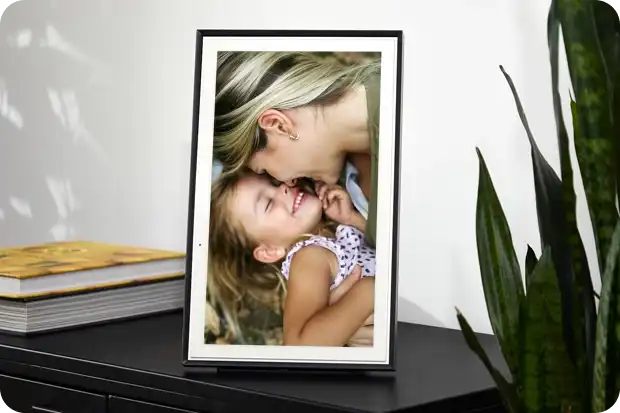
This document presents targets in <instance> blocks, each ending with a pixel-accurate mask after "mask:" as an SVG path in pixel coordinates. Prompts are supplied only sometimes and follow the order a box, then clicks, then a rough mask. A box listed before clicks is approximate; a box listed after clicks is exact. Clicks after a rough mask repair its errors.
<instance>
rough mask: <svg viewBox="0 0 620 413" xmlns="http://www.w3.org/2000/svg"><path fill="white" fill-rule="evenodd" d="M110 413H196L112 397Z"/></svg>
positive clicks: (109, 405)
mask: <svg viewBox="0 0 620 413" xmlns="http://www.w3.org/2000/svg"><path fill="white" fill-rule="evenodd" d="M108 412H109V413H196V412H192V411H190V410H183V409H177V408H175V407H169V406H162V405H161V404H153V403H146V402H140V401H137V400H131V399H125V398H123V397H117V396H110V399H109V404H108Z"/></svg>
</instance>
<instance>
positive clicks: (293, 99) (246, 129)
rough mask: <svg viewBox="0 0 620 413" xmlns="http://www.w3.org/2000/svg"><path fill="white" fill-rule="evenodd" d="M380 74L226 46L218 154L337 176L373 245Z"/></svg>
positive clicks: (331, 180)
mask: <svg viewBox="0 0 620 413" xmlns="http://www.w3.org/2000/svg"><path fill="white" fill-rule="evenodd" d="M379 80H380V64H379V63H378V62H371V63H365V64H359V65H353V66H346V65H343V64H340V63H337V62H331V61H327V60H319V59H317V58H316V57H315V56H314V55H313V54H309V53H301V52H223V53H220V54H219V56H218V64H217V85H216V103H215V134H214V147H213V148H214V157H215V158H216V159H217V160H218V161H220V162H221V163H222V164H223V166H224V169H225V170H226V171H230V172H234V171H238V170H240V169H241V168H244V167H249V168H251V169H252V170H254V171H255V172H256V173H259V174H262V173H268V174H269V175H271V176H272V177H274V178H275V179H277V180H279V181H281V182H285V183H287V184H288V185H291V186H292V185H294V184H295V181H296V180H297V179H298V178H303V177H309V178H312V179H314V180H315V181H323V182H325V183H327V184H335V183H338V182H339V183H340V184H341V185H342V186H343V187H345V188H346V190H347V191H348V193H349V195H350V197H351V199H352V201H353V205H354V206H355V208H356V209H357V210H358V212H359V213H360V214H361V215H362V216H363V217H364V218H365V219H366V227H365V231H364V234H365V237H366V242H367V243H368V244H369V245H371V246H374V245H375V242H374V240H375V222H376V217H375V215H376V202H375V199H374V198H373V193H375V192H376V191H375V189H376V186H377V181H376V176H377V173H376V170H377V161H378V146H379V145H378V130H379V84H380V82H379ZM355 288H356V286H355V285H354V286H352V287H351V289H355ZM343 299H346V297H344V298H343ZM369 333H370V331H369V330H368V329H366V330H365V331H364V332H363V334H364V335H365V336H366V337H367V336H368V335H369ZM360 334H362V331H361V330H360Z"/></svg>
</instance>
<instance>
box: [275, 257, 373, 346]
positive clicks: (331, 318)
mask: <svg viewBox="0 0 620 413" xmlns="http://www.w3.org/2000/svg"><path fill="white" fill-rule="evenodd" d="M330 255H332V253H331V252H330V251H328V250H326V249H324V248H322V247H312V246H309V247H307V248H304V249H302V250H301V251H299V252H298V253H297V254H296V255H295V257H294V258H293V261H292V262H291V269H290V274H289V280H288V284H287V285H288V287H287V288H288V292H287V297H286V302H285V305H284V345H289V346H291V345H293V346H295V345H296V346H344V345H345V344H347V342H348V341H349V339H350V338H351V337H352V336H353V334H355V333H356V332H357V330H358V329H359V328H360V327H361V326H362V324H363V323H364V321H365V320H366V319H367V318H368V317H369V316H370V315H371V314H372V313H373V311H374V302H375V297H374V286H375V285H374V277H366V278H363V279H361V280H360V281H358V282H356V283H355V285H354V286H353V287H351V289H350V290H349V292H348V293H347V294H346V295H345V296H344V297H342V298H341V299H340V300H338V302H336V303H334V304H332V305H329V292H330V290H329V287H330V284H331V280H332V271H331V266H330V262H331V261H333V257H330Z"/></svg>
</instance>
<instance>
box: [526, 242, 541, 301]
mask: <svg viewBox="0 0 620 413" xmlns="http://www.w3.org/2000/svg"><path fill="white" fill-rule="evenodd" d="M537 263H538V258H536V253H535V252H534V250H533V249H532V247H530V246H529V245H528V246H527V253H526V254H525V286H526V287H527V286H528V285H529V283H530V276H531V275H532V272H533V271H534V268H535V267H536V264H537ZM526 290H527V289H526Z"/></svg>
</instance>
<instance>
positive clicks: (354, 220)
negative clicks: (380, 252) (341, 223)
mask: <svg viewBox="0 0 620 413" xmlns="http://www.w3.org/2000/svg"><path fill="white" fill-rule="evenodd" d="M346 225H350V226H352V227H355V228H357V229H358V230H360V231H362V232H364V231H366V219H365V218H364V217H363V216H362V214H360V213H359V212H357V211H355V210H354V211H352V212H351V218H350V219H349V222H347V223H346Z"/></svg>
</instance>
